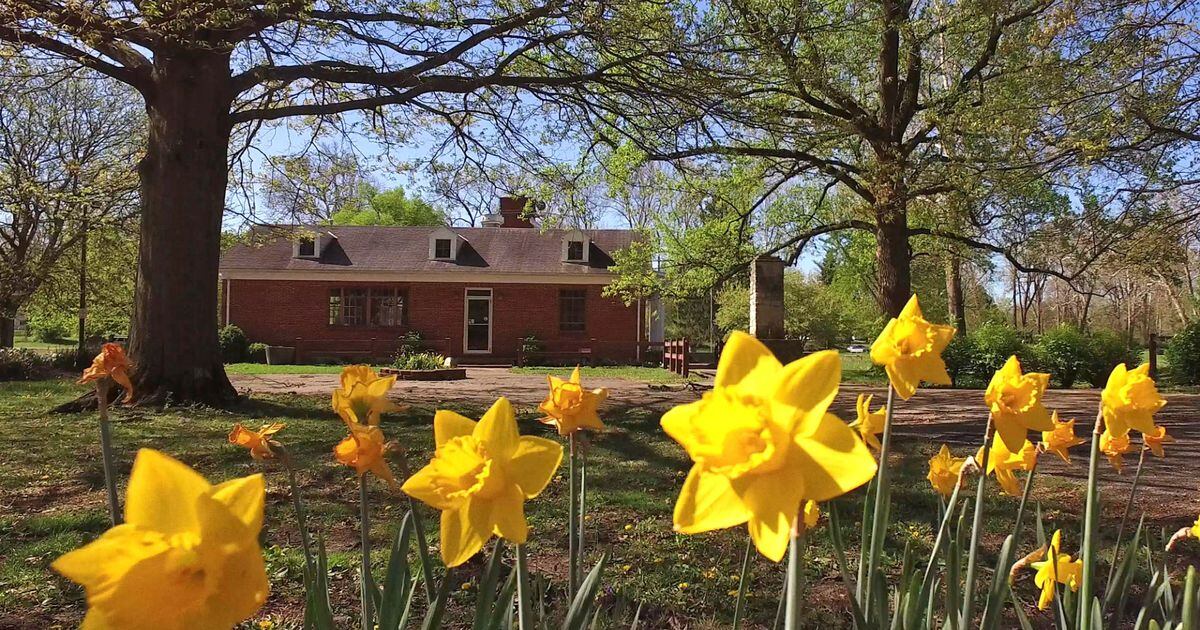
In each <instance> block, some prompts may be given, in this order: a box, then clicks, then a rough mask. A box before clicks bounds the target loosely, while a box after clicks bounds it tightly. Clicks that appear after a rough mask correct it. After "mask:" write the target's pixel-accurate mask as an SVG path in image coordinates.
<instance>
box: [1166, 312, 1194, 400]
mask: <svg viewBox="0 0 1200 630" xmlns="http://www.w3.org/2000/svg"><path fill="white" fill-rule="evenodd" d="M1166 359H1167V364H1168V365H1169V366H1170V372H1169V373H1170V376H1171V379H1172V380H1173V381H1174V382H1176V383H1179V384H1182V385H1195V384H1197V383H1200V323H1197V322H1193V323H1191V324H1188V325H1187V326H1186V327H1185V328H1184V329H1183V330H1181V331H1179V332H1178V333H1175V336H1174V337H1172V338H1171V341H1170V342H1169V343H1167V349H1166Z"/></svg>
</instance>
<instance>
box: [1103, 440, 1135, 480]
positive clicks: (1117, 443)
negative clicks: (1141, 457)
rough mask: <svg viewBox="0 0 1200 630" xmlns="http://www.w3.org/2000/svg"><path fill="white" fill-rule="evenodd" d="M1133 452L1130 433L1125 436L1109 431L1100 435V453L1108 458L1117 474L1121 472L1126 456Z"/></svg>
mask: <svg viewBox="0 0 1200 630" xmlns="http://www.w3.org/2000/svg"><path fill="white" fill-rule="evenodd" d="M1132 450H1133V447H1132V446H1131V445H1130V443H1129V432H1128V431H1126V432H1125V434H1124V435H1113V434H1112V433H1109V431H1108V429H1105V430H1104V433H1102V434H1101V435H1100V452H1101V453H1104V456H1105V457H1107V458H1108V461H1109V463H1111V464H1112V465H1113V468H1116V469H1117V472H1121V465H1122V464H1123V463H1124V459H1123V457H1124V455H1126V454H1127V453H1129V452H1130V451H1132Z"/></svg>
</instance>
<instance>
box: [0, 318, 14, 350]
mask: <svg viewBox="0 0 1200 630" xmlns="http://www.w3.org/2000/svg"><path fill="white" fill-rule="evenodd" d="M16 334H17V321H16V319H14V318H12V317H8V316H7V315H0V348H11V347H13V344H14V343H16Z"/></svg>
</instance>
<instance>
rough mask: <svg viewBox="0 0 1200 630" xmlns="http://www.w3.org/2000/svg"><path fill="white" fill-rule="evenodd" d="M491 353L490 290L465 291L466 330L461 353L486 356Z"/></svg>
mask: <svg viewBox="0 0 1200 630" xmlns="http://www.w3.org/2000/svg"><path fill="white" fill-rule="evenodd" d="M491 351H492V290H491V289H467V304H466V330H465V331H464V335H463V352H466V353H472V354H487V353H489V352H491Z"/></svg>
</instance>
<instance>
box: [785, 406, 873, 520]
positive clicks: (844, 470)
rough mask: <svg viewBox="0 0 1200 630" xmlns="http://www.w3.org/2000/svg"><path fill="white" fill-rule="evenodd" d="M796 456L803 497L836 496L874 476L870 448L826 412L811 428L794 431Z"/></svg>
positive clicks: (825, 497) (816, 498) (818, 500)
mask: <svg viewBox="0 0 1200 630" xmlns="http://www.w3.org/2000/svg"><path fill="white" fill-rule="evenodd" d="M795 442H796V447H797V448H796V449H795V450H794V452H793V454H792V457H793V458H795V459H796V466H798V469H799V474H800V475H801V478H802V479H804V498H806V499H812V500H813V501H817V502H823V501H828V500H830V499H833V498H835V497H839V496H841V495H843V494H845V493H847V492H849V491H851V490H853V489H855V488H857V487H859V486H861V485H863V484H864V483H867V482H868V481H870V480H871V478H872V477H874V476H875V471H876V469H877V465H876V463H875V457H874V456H873V455H871V451H870V450H869V449H868V448H867V446H866V445H865V444H863V442H862V440H859V439H858V438H856V437H855V436H854V431H853V430H851V429H850V427H848V426H846V423H844V422H842V421H841V420H840V419H838V417H837V416H835V415H833V414H831V413H827V414H825V415H823V416H822V417H821V421H820V423H819V424H817V426H816V427H814V428H813V429H812V430H811V431H808V432H806V433H805V434H797V436H796V439H795Z"/></svg>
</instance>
